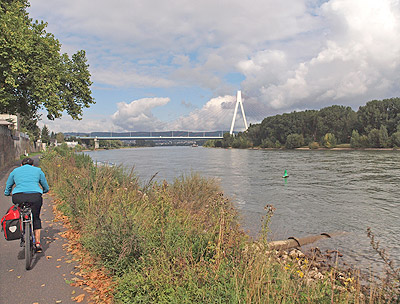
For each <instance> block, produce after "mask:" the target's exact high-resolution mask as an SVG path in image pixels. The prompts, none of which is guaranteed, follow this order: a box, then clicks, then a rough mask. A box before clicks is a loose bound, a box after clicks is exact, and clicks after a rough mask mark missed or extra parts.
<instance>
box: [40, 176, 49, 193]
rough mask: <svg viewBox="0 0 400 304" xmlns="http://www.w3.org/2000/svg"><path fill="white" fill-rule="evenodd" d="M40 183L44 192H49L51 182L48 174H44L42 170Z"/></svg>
mask: <svg viewBox="0 0 400 304" xmlns="http://www.w3.org/2000/svg"><path fill="white" fill-rule="evenodd" d="M39 182H40V185H41V186H42V188H43V193H47V192H49V184H48V183H47V180H46V176H45V175H44V173H43V171H40V180H39Z"/></svg>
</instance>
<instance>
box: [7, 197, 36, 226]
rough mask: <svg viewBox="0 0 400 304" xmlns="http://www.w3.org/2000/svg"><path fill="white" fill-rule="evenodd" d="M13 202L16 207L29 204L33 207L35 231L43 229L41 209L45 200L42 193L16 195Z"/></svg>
mask: <svg viewBox="0 0 400 304" xmlns="http://www.w3.org/2000/svg"><path fill="white" fill-rule="evenodd" d="M12 202H13V204H15V205H19V204H22V203H29V204H30V205H31V209H32V215H33V230H36V229H41V228H42V221H41V220H40V209H41V208H42V205H43V198H42V194H41V193H15V194H13V196H12Z"/></svg>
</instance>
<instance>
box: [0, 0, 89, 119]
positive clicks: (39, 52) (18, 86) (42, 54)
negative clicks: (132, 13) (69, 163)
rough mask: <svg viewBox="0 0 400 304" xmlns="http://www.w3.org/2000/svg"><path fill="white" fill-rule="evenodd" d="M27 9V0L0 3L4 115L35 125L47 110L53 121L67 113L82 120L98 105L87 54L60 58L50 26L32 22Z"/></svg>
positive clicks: (1, 106) (0, 97) (0, 88)
mask: <svg viewBox="0 0 400 304" xmlns="http://www.w3.org/2000/svg"><path fill="white" fill-rule="evenodd" d="M28 6H29V3H28V1H27V0H6V1H4V0H3V1H1V2H0V29H1V30H0V113H9V114H19V115H20V116H21V118H22V120H23V121H24V120H33V121H35V122H36V121H37V120H38V119H39V118H40V117H39V114H38V111H39V110H40V109H45V110H46V111H47V117H48V118H49V119H51V120H53V119H55V118H58V117H61V115H62V112H63V111H66V113H67V114H68V115H70V116H71V117H72V118H73V119H80V118H81V115H82V110H83V108H87V107H89V106H90V105H91V104H93V103H94V100H93V98H92V97H91V90H90V85H91V84H92V82H91V81H90V73H89V70H88V67H89V66H88V64H87V59H86V54H85V51H78V52H77V53H76V54H74V55H72V57H71V58H69V56H68V55H67V54H60V47H61V45H60V42H59V41H58V40H57V39H56V38H55V37H54V36H53V34H51V33H48V32H46V26H47V24H46V23H44V22H43V21H40V22H39V21H33V20H32V19H31V18H29V16H28V13H27V11H26V9H27V7H28ZM26 125H27V126H29V124H28V123H26Z"/></svg>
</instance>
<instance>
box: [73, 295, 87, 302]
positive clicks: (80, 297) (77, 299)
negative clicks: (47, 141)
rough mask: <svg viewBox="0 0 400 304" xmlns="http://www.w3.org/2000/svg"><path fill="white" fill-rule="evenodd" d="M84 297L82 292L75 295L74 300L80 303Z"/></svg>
mask: <svg viewBox="0 0 400 304" xmlns="http://www.w3.org/2000/svg"><path fill="white" fill-rule="evenodd" d="M84 298H85V294H84V293H82V294H80V295H79V296H76V297H75V298H74V301H76V302H78V303H80V302H82V301H83V299H84Z"/></svg>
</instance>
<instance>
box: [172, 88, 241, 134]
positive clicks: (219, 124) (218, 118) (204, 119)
mask: <svg viewBox="0 0 400 304" xmlns="http://www.w3.org/2000/svg"><path fill="white" fill-rule="evenodd" d="M235 103H236V96H230V95H226V96H219V97H216V98H212V99H210V100H209V101H208V102H207V103H206V104H205V105H204V106H203V107H202V108H201V109H198V110H195V111H193V112H191V113H190V114H189V115H187V116H183V117H180V118H178V119H177V120H175V121H173V122H171V123H169V124H168V125H167V126H166V129H170V130H188V131H229V128H230V125H231V121H232V117H233V110H234V107H235Z"/></svg>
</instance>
